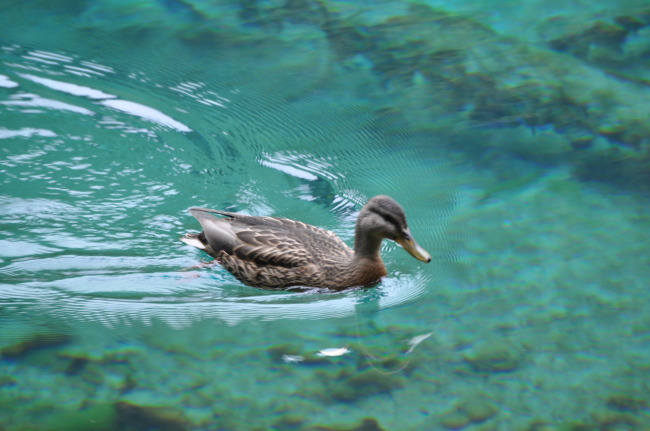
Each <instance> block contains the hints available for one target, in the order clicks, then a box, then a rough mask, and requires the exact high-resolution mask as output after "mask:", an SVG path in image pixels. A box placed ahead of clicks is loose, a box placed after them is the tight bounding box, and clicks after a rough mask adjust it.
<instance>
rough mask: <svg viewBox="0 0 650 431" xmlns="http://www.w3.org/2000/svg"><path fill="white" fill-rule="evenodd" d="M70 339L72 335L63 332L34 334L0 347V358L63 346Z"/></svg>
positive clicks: (21, 355)
mask: <svg viewBox="0 0 650 431" xmlns="http://www.w3.org/2000/svg"><path fill="white" fill-rule="evenodd" d="M71 341H72V337H71V336H69V335H64V334H34V335H32V336H30V337H28V338H26V339H23V340H20V341H17V342H15V343H14V344H9V345H7V346H4V347H2V348H0V358H5V359H17V358H21V357H23V356H25V355H27V354H29V353H32V352H34V351H36V350H40V349H46V348H51V347H59V346H63V345H65V344H68V343H70V342H71Z"/></svg>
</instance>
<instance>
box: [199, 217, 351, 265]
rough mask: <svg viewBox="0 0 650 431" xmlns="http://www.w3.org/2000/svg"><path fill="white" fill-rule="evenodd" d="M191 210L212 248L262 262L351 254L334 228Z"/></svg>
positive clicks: (299, 261) (300, 261) (292, 261)
mask: <svg viewBox="0 0 650 431" xmlns="http://www.w3.org/2000/svg"><path fill="white" fill-rule="evenodd" d="M190 212H191V213H192V215H193V216H194V217H196V218H197V220H198V221H199V223H201V227H202V228H203V233H204V235H205V240H206V241H207V242H208V244H209V245H210V247H211V248H212V249H213V250H215V251H218V250H223V251H224V252H226V253H227V254H228V255H231V256H234V257H236V258H238V259H241V260H245V261H248V262H254V263H255V264H258V265H260V266H269V265H271V266H283V267H300V266H304V265H308V264H314V263H315V264H319V262H321V261H328V260H331V258H332V257H333V256H337V255H338V256H340V257H341V258H344V259H347V258H350V257H351V256H352V250H351V249H350V248H349V247H348V246H347V245H345V243H344V242H343V241H342V240H341V239H340V238H339V237H338V236H336V235H335V234H334V233H333V232H331V231H329V230H326V229H321V228H318V227H315V226H312V225H309V224H306V223H302V222H299V221H295V220H290V219H284V218H277V217H257V216H247V215H244V214H238V213H231V212H227V211H218V210H210V209H205V208H192V209H190ZM215 214H218V215H221V216H223V217H215Z"/></svg>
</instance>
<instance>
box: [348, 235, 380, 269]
mask: <svg viewBox="0 0 650 431" xmlns="http://www.w3.org/2000/svg"><path fill="white" fill-rule="evenodd" d="M382 241H383V238H382V237H380V236H378V235H368V233H367V232H360V230H359V229H358V228H357V230H356V232H355V236H354V257H355V258H356V259H369V260H372V261H378V262H381V254H380V252H381V242H382Z"/></svg>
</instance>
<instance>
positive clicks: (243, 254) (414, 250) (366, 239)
mask: <svg viewBox="0 0 650 431" xmlns="http://www.w3.org/2000/svg"><path fill="white" fill-rule="evenodd" d="M190 213H191V214H192V215H193V216H194V217H195V218H196V219H197V220H198V221H199V223H201V227H202V228H203V232H201V233H198V234H197V233H188V234H186V235H185V236H184V237H182V238H181V241H183V242H185V243H186V244H189V245H191V246H194V247H196V248H198V249H201V250H203V251H205V252H206V253H207V254H209V255H210V256H212V257H214V258H216V259H217V262H219V263H220V264H221V265H222V266H223V267H224V268H226V269H227V270H228V271H229V272H230V273H232V274H233V275H234V276H235V277H237V279H239V280H240V281H241V282H243V283H245V284H248V285H249V286H253V287H260V288H266V289H269V288H270V289H281V288H286V287H291V286H304V287H321V288H328V289H333V290H342V289H345V288H348V287H353V286H367V285H371V284H374V283H376V282H378V281H379V280H380V279H381V278H382V277H383V276H385V275H386V268H385V267H384V263H383V261H382V260H381V255H380V249H381V243H382V241H383V239H384V238H388V239H390V240H393V241H395V242H397V243H398V244H400V245H401V246H402V247H403V248H404V249H405V250H406V251H408V252H409V253H410V254H411V255H412V256H413V257H415V258H416V259H419V260H421V261H423V262H430V261H431V256H429V253H427V252H426V251H425V250H424V249H423V248H422V247H420V246H419V245H418V244H417V242H415V240H414V239H413V237H412V236H411V232H410V230H409V228H408V226H407V224H406V216H405V215H404V210H403V209H402V207H401V206H400V205H399V204H398V203H397V202H395V201H394V200H393V199H391V198H390V197H388V196H375V197H373V198H372V199H370V200H369V201H368V202H367V203H366V204H365V205H364V206H363V208H361V211H360V212H359V216H358V218H357V223H356V228H355V239H354V250H353V249H351V248H350V247H348V246H347V245H346V244H345V243H344V242H343V241H342V240H341V238H339V237H338V236H336V234H334V232H331V231H329V230H326V229H321V228H318V227H316V226H312V225H309V224H306V223H302V222H299V221H295V220H290V219H285V218H276V217H257V216H249V215H244V214H237V213H232V212H227V211H218V210H212V209H207V208H190ZM215 214H217V215H220V216H223V217H216V216H215Z"/></svg>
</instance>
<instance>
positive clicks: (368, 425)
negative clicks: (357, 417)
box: [306, 418, 386, 431]
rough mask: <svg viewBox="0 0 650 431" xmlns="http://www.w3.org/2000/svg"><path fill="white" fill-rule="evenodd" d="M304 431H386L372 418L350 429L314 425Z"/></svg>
mask: <svg viewBox="0 0 650 431" xmlns="http://www.w3.org/2000/svg"><path fill="white" fill-rule="evenodd" d="M306 431H386V430H385V429H384V428H382V427H381V426H379V422H377V420H376V419H373V418H365V419H364V420H363V421H362V422H361V424H359V426H356V427H352V428H340V427H330V426H320V425H316V426H313V427H309V428H307V429H306Z"/></svg>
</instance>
